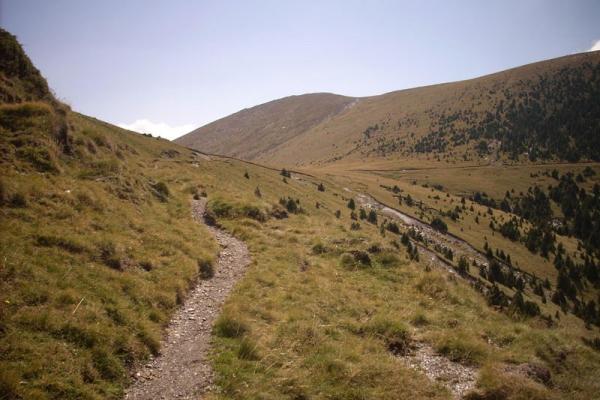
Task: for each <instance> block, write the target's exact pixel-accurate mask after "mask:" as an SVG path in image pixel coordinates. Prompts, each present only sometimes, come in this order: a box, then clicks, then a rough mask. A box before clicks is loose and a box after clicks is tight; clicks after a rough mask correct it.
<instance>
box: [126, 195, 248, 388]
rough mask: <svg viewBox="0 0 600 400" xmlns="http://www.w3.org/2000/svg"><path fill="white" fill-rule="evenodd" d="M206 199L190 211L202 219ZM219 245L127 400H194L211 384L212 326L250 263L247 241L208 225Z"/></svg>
mask: <svg viewBox="0 0 600 400" xmlns="http://www.w3.org/2000/svg"><path fill="white" fill-rule="evenodd" d="M205 206H206V199H200V200H194V201H193V203H192V215H193V217H194V219H195V220H196V221H197V222H199V223H206V222H205V220H204V211H205ZM207 228H208V230H209V231H210V232H211V234H212V235H213V236H214V237H215V239H216V240H217V242H218V243H219V245H220V246H221V247H222V250H221V252H220V253H219V258H218V261H217V263H216V265H215V274H214V276H213V277H212V278H211V279H209V280H203V281H199V282H198V284H197V285H196V287H195V288H194V289H193V290H192V291H191V292H190V294H189V295H188V297H187V298H186V300H185V302H184V304H183V306H182V307H181V308H180V309H179V310H178V311H177V312H176V314H175V316H174V317H173V319H172V320H171V323H170V325H169V327H168V328H167V332H166V337H165V340H164V341H163V343H162V345H161V353H160V355H159V356H158V357H157V358H155V359H153V360H151V361H150V362H149V363H147V364H146V365H145V366H143V367H142V368H141V369H140V370H139V371H138V372H136V374H135V376H134V382H133V384H132V385H131V387H129V388H128V389H127V391H126V394H125V399H127V400H146V399H147V400H150V399H152V400H158V399H198V398H200V397H201V396H202V394H203V393H206V392H207V391H210V390H211V388H212V387H213V380H214V377H213V371H212V369H211V366H210V360H209V358H208V355H209V352H210V344H211V343H210V341H211V330H212V325H213V323H214V321H215V319H216V318H217V316H218V315H219V311H220V308H221V306H222V305H223V303H224V302H225V299H226V298H227V296H228V294H229V292H231V290H232V289H233V287H234V285H235V284H236V282H237V281H238V280H239V279H240V278H241V277H242V276H243V274H244V271H245V269H246V267H247V266H248V265H249V264H250V255H249V252H248V248H247V247H246V245H245V244H244V243H243V242H242V241H240V240H238V239H236V238H235V237H233V236H231V235H230V234H228V233H226V232H225V231H223V230H221V229H219V228H216V227H213V226H210V225H207Z"/></svg>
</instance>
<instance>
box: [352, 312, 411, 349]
mask: <svg viewBox="0 0 600 400" xmlns="http://www.w3.org/2000/svg"><path fill="white" fill-rule="evenodd" d="M361 333H363V334H371V335H374V336H376V337H378V338H381V339H383V340H384V341H385V342H386V345H387V348H388V350H389V351H391V352H392V353H394V354H396V355H405V354H406V353H407V352H408V350H409V348H410V334H409V331H408V329H407V327H406V326H405V325H404V324H403V323H401V322H399V321H396V320H392V319H389V318H383V317H375V318H373V319H372V320H371V321H369V322H368V323H367V324H365V325H364V326H363V327H362V329H361Z"/></svg>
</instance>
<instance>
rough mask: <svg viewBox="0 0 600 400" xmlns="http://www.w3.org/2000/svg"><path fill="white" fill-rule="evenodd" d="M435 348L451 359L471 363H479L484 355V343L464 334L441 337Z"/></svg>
mask: <svg viewBox="0 0 600 400" xmlns="http://www.w3.org/2000/svg"><path fill="white" fill-rule="evenodd" d="M436 350H437V352H438V353H440V354H442V355H444V356H446V357H448V358H449V359H450V360H452V361H455V362H460V363H464V364H471V365H473V364H475V365H476V364H479V363H481V361H483V359H484V358H485V356H486V350H485V346H484V344H483V343H482V342H480V341H478V340H476V339H471V338H468V337H466V336H465V335H458V336H449V337H444V338H442V339H441V340H440V341H439V342H438V343H437V344H436Z"/></svg>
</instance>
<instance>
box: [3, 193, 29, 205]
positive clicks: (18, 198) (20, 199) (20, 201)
mask: <svg viewBox="0 0 600 400" xmlns="http://www.w3.org/2000/svg"><path fill="white" fill-rule="evenodd" d="M8 204H9V206H11V207H13V208H24V207H27V198H26V197H25V195H24V194H23V193H19V192H17V193H14V194H13V195H12V196H10V201H9V203H8Z"/></svg>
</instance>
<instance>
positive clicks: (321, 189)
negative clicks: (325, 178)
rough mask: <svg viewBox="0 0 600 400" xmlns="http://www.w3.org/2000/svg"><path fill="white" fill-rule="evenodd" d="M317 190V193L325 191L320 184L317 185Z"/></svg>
mask: <svg viewBox="0 0 600 400" xmlns="http://www.w3.org/2000/svg"><path fill="white" fill-rule="evenodd" d="M317 190H318V191H319V192H324V191H325V186H323V184H322V183H319V186H317Z"/></svg>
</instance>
